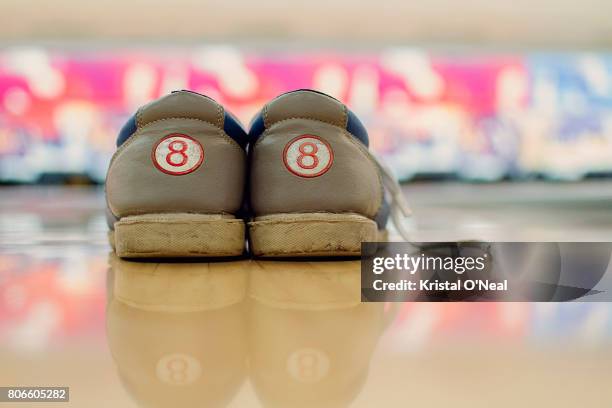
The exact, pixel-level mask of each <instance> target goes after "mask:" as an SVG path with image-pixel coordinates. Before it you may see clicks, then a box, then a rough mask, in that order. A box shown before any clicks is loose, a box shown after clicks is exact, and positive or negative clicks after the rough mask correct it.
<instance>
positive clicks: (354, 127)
mask: <svg viewBox="0 0 612 408" xmlns="http://www.w3.org/2000/svg"><path fill="white" fill-rule="evenodd" d="M347 113H348V120H347V121H346V130H347V131H348V132H349V133H350V134H352V135H353V136H355V137H356V138H357V139H359V140H360V141H361V143H363V144H364V145H366V147H368V146H369V145H370V139H369V138H368V131H367V130H366V128H365V126H363V123H361V121H360V120H359V118H358V117H357V115H355V114H354V113H353V111H351V110H348V112H347Z"/></svg>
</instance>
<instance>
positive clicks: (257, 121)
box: [249, 111, 266, 143]
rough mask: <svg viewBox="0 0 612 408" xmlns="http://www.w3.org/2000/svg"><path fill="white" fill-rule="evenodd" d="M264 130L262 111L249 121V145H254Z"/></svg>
mask: <svg viewBox="0 0 612 408" xmlns="http://www.w3.org/2000/svg"><path fill="white" fill-rule="evenodd" d="M265 130H266V127H265V125H264V120H263V115H262V111H259V113H258V114H257V115H256V116H255V117H254V118H253V120H251V126H250V127H249V140H250V141H251V143H254V142H255V141H256V140H257V139H258V138H259V136H261V134H262V133H263V132H264V131H265Z"/></svg>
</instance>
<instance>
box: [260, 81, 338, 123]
mask: <svg viewBox="0 0 612 408" xmlns="http://www.w3.org/2000/svg"><path fill="white" fill-rule="evenodd" d="M291 118H306V119H314V120H320V121H322V122H326V123H330V124H332V125H336V126H340V127H342V128H346V124H347V109H346V107H345V106H344V105H343V104H342V103H341V102H339V101H338V100H336V99H334V98H332V97H331V96H328V95H325V94H323V93H320V92H316V91H311V90H299V91H294V92H289V93H286V94H283V95H281V96H279V97H278V98H276V99H274V100H273V101H272V102H270V103H269V104H268V105H267V106H266V110H265V113H264V122H265V126H266V127H270V126H271V125H273V124H274V123H276V122H280V121H281V120H285V119H291Z"/></svg>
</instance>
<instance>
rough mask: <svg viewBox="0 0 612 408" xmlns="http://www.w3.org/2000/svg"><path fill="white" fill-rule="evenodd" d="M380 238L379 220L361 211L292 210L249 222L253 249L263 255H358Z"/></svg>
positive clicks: (258, 254) (257, 253)
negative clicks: (338, 212) (324, 211)
mask: <svg viewBox="0 0 612 408" xmlns="http://www.w3.org/2000/svg"><path fill="white" fill-rule="evenodd" d="M378 238H379V234H378V228H377V226H376V223H375V222H374V221H372V220H371V219H369V218H367V217H364V216H362V215H358V214H336V213H297V214H294V213H291V214H273V215H266V216H262V217H257V218H255V219H254V220H253V221H252V222H250V223H249V240H250V248H251V251H252V252H253V254H255V255H256V256H262V257H297V256H358V255H360V254H361V243H362V242H364V241H376V240H377V239H378Z"/></svg>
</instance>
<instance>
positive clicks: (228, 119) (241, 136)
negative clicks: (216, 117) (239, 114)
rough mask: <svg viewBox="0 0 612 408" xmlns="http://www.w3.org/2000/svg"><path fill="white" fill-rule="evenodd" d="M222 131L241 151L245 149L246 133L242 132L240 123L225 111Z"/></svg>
mask: <svg viewBox="0 0 612 408" xmlns="http://www.w3.org/2000/svg"><path fill="white" fill-rule="evenodd" d="M223 130H224V131H225V133H227V135H228V136H229V137H231V138H232V139H234V140H235V141H236V143H238V144H239V145H240V147H242V148H243V149H244V148H245V147H246V145H247V141H248V140H249V138H248V136H247V133H246V132H245V131H244V129H243V127H242V125H241V124H240V121H239V120H238V119H237V118H236V117H235V116H234V115H232V114H231V113H230V112H228V111H225V117H224V119H223Z"/></svg>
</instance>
